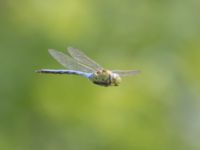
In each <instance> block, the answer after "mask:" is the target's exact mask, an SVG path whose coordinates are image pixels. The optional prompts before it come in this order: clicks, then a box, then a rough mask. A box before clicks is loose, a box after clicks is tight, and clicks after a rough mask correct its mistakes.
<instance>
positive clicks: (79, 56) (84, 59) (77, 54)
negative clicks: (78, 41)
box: [68, 47, 103, 71]
mask: <svg viewBox="0 0 200 150" xmlns="http://www.w3.org/2000/svg"><path fill="white" fill-rule="evenodd" d="M68 52H69V53H70V55H71V56H72V57H73V58H74V59H76V60H77V61H78V62H80V63H81V64H84V65H86V66H89V67H90V68H93V69H94V70H96V71H98V70H101V69H103V67H102V66H101V65H99V64H98V63H96V62H95V61H94V60H92V59H91V58H89V57H88V56H86V54H84V53H83V52H82V51H80V50H78V49H76V48H72V47H68Z"/></svg>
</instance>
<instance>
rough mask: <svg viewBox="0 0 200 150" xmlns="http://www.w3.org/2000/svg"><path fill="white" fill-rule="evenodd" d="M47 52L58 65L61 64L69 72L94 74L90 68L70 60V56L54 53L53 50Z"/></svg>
mask: <svg viewBox="0 0 200 150" xmlns="http://www.w3.org/2000/svg"><path fill="white" fill-rule="evenodd" d="M48 51H49V53H50V55H51V56H52V57H53V58H54V59H56V60H57V61H58V62H59V63H60V64H62V65H63V66H64V67H66V68H68V69H70V70H80V71H84V72H94V70H93V69H91V68H90V67H88V66H86V65H83V64H80V63H79V62H77V61H76V60H74V59H72V58H71V57H70V56H68V55H66V54H64V53H62V52H59V51H56V50H54V49H49V50H48Z"/></svg>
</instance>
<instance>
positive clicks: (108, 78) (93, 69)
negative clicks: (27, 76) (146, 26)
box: [36, 47, 140, 87]
mask: <svg viewBox="0 0 200 150" xmlns="http://www.w3.org/2000/svg"><path fill="white" fill-rule="evenodd" d="M48 51H49V53H50V55H51V56H52V57H53V58H54V59H55V60H57V61H58V62H59V63H60V64H61V65H63V66H64V67H65V68H67V69H69V70H64V69H58V70H56V69H41V70H37V71H36V72H38V73H49V74H72V75H79V76H83V77H86V78H88V79H89V80H90V81H92V82H93V83H94V84H97V85H100V86H105V87H108V86H118V85H119V84H120V83H121V77H124V76H132V75H136V74H138V73H140V71H139V70H107V69H104V68H103V67H102V66H101V65H99V64H98V63H96V62H95V61H94V60H92V59H91V58H89V57H88V56H87V55H86V54H84V53H83V52H82V51H80V50H78V49H76V48H72V47H68V53H69V54H70V55H67V54H64V53H62V52H59V51H57V50H54V49H49V50H48Z"/></svg>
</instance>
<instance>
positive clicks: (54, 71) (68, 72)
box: [36, 69, 89, 77]
mask: <svg viewBox="0 0 200 150" xmlns="http://www.w3.org/2000/svg"><path fill="white" fill-rule="evenodd" d="M36 72H37V73H47V74H72V75H81V76H85V77H88V76H89V73H85V72H81V71H76V70H55V69H41V70H37V71H36Z"/></svg>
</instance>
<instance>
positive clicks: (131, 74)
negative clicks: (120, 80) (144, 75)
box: [112, 70, 140, 77]
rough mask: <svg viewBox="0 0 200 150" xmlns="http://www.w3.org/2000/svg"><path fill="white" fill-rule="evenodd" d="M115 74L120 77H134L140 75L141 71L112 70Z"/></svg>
mask: <svg viewBox="0 0 200 150" xmlns="http://www.w3.org/2000/svg"><path fill="white" fill-rule="evenodd" d="M112 72H113V73H116V74H118V75H119V76H122V77H123V76H133V75H136V74H139V73H140V70H112Z"/></svg>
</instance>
